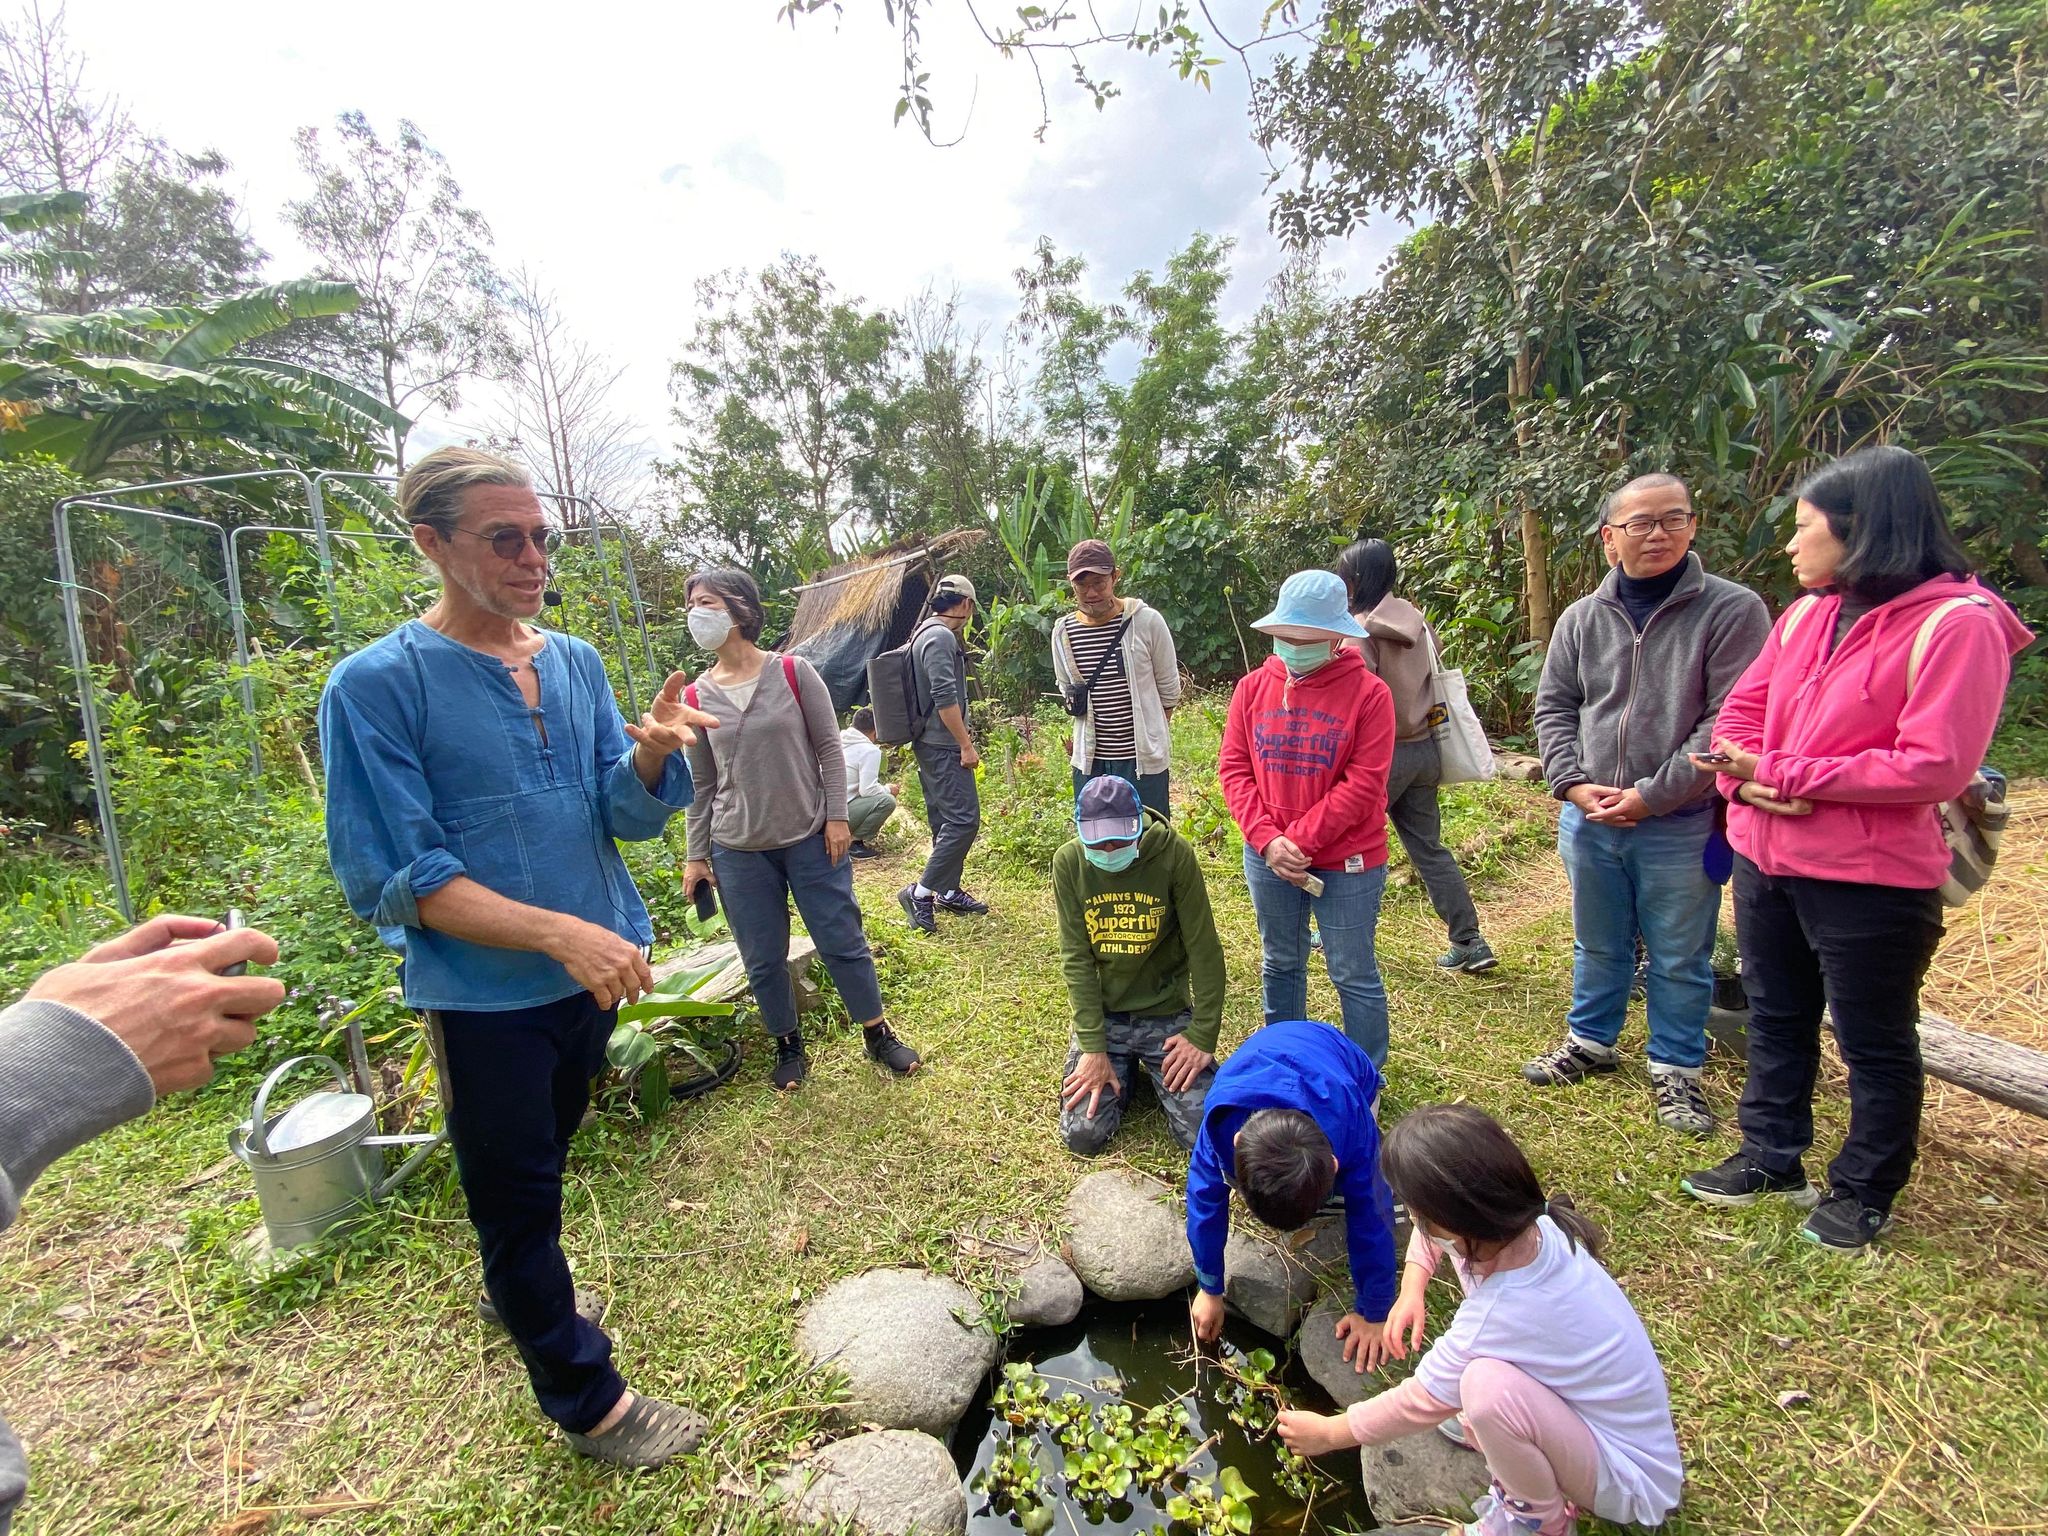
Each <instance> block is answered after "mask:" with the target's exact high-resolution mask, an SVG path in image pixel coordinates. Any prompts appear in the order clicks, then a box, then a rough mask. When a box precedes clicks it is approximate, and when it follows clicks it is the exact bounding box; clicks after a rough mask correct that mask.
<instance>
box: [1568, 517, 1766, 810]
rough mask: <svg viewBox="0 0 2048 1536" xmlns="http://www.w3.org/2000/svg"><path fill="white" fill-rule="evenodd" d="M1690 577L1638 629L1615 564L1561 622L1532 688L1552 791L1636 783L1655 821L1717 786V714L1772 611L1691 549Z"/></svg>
mask: <svg viewBox="0 0 2048 1536" xmlns="http://www.w3.org/2000/svg"><path fill="white" fill-rule="evenodd" d="M1685 559H1686V571H1685V574H1684V575H1683V576H1682V577H1680V578H1679V581H1678V585H1677V586H1676V587H1675V588H1673V589H1672V593H1671V595H1670V596H1669V597H1667V598H1665V599H1664V601H1663V602H1662V603H1661V604H1660V605H1659V606H1658V607H1657V610H1656V611H1655V612H1654V613H1652V614H1651V615H1650V617H1649V618H1648V619H1647V620H1645V621H1644V624H1643V627H1642V629H1641V630H1640V631H1638V630H1637V629H1636V627H1635V625H1634V624H1633V623H1631V622H1630V620H1629V616H1628V612H1627V610H1626V609H1624V608H1623V607H1622V605H1621V599H1620V597H1619V596H1618V595H1617V593H1618V590H1619V585H1620V579H1619V577H1618V575H1617V574H1616V572H1615V571H1609V572H1608V573H1607V577H1606V579H1605V580H1604V581H1602V582H1601V583H1600V585H1599V587H1598V588H1597V589H1596V590H1594V591H1593V592H1592V593H1591V594H1590V595H1589V596H1586V597H1582V598H1580V599H1579V600H1578V601H1577V602H1575V603H1573V604H1572V605H1571V606H1570V607H1569V608H1567V609H1565V611H1564V613H1563V615H1562V616H1561V617H1560V618H1559V619H1558V621H1557V628H1556V630H1555V631H1554V632H1553V633H1552V634H1551V637H1550V649H1549V651H1548V652H1547V653H1546V654H1545V655H1544V658H1543V681H1542V682H1541V684H1539V685H1538V687H1537V689H1536V740H1537V744H1538V746H1539V748H1540V750H1541V752H1542V755H1543V774H1544V777H1545V778H1547V779H1548V780H1549V781H1550V792H1551V793H1552V794H1553V795H1555V796H1557V798H1558V799H1560V800H1562V799H1564V797H1565V796H1566V795H1567V794H1568V793H1569V792H1570V791H1571V790H1572V789H1573V788H1574V787H1575V786H1577V785H1580V784H1612V785H1616V786H1618V787H1620V788H1623V789H1627V788H1630V787H1631V786H1632V787H1634V788H1635V789H1636V790H1637V792H1639V793H1640V794H1641V795H1642V797H1643V803H1644V804H1645V805H1647V806H1648V807H1649V808H1650V814H1651V815H1653V816H1668V815H1670V814H1671V813H1672V812H1673V811H1678V810H1683V809H1685V808H1686V807H1687V806H1690V805H1692V804H1694V803H1695V802H1698V801H1703V800H1706V799H1709V798H1710V797H1711V796H1712V795H1713V793H1714V780H1713V776H1712V775H1711V774H1707V773H1702V772H1701V771H1700V770H1699V769H1697V768H1695V767H1693V765H1692V763H1691V762H1690V761H1689V759H1688V757H1687V754H1688V753H1691V752H1704V751H1706V750H1707V749H1708V747H1709V745H1710V743H1711V742H1712V739H1713V734H1714V717H1715V716H1716V715H1718V714H1719V713H1720V712H1721V702H1722V700H1724V699H1726V698H1727V697H1728V691H1729V689H1731V688H1733V687H1734V686H1735V682H1736V679H1737V678H1739V677H1741V676H1742V674H1743V671H1744V669H1745V668H1747V667H1748V666H1749V664H1750V662H1752V661H1753V660H1755V659H1756V654H1757V652H1758V651H1760V650H1762V649H1763V645H1764V637H1765V636H1766V635H1768V634H1769V633H1770V632H1771V616H1770V613H1769V611H1768V610H1766V609H1765V607H1764V602H1763V599H1762V598H1760V597H1758V596H1757V595H1756V594H1755V593H1754V592H1752V591H1750V590H1749V589H1748V588H1747V587H1739V586H1737V585H1736V584H1735V583H1734V582H1732V581H1724V580H1722V579H1721V578H1720V577H1719V576H1709V575H1708V574H1707V573H1706V571H1705V570H1704V569H1703V568H1702V567H1701V565H1700V557H1699V556H1698V555H1696V554H1692V553H1690V552H1688V553H1687V555H1686V557H1685Z"/></svg>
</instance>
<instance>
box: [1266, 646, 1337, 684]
mask: <svg viewBox="0 0 2048 1536" xmlns="http://www.w3.org/2000/svg"><path fill="white" fill-rule="evenodd" d="M1336 648H1337V646H1336V642H1335V641H1334V640H1317V641H1315V642H1314V643H1312V644H1301V643H1297V642H1295V641H1293V640H1275V641H1274V642H1273V654H1274V655H1275V656H1278V657H1279V658H1280V659H1281V661H1283V662H1285V663H1286V665H1287V670H1288V671H1290V672H1292V673H1293V674H1294V675H1295V676H1296V677H1299V676H1301V675H1302V674H1303V673H1304V672H1313V671H1315V669H1316V668H1317V667H1320V666H1321V665H1322V664H1323V663H1324V662H1326V661H1328V660H1329V659H1330V657H1331V656H1332V655H1333V654H1335V652H1336Z"/></svg>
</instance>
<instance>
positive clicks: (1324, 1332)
mask: <svg viewBox="0 0 2048 1536" xmlns="http://www.w3.org/2000/svg"><path fill="white" fill-rule="evenodd" d="M1350 1310H1351V1307H1350V1303H1349V1302H1347V1301H1340V1300H1339V1299H1338V1298H1336V1297H1334V1296H1325V1297H1324V1298H1323V1299H1322V1300H1321V1301H1319V1302H1317V1303H1316V1304H1315V1306H1314V1307H1312V1308H1310V1309H1309V1314H1308V1316H1307V1317H1305V1318H1303V1319H1302V1320H1301V1332H1300V1333H1299V1334H1298V1335H1296V1337H1295V1340H1294V1352H1295V1354H1296V1355H1298V1356H1300V1358H1301V1364H1302V1368H1303V1369H1304V1370H1306V1371H1307V1372H1308V1374H1309V1377H1310V1379H1311V1380H1313V1381H1314V1382H1315V1384H1316V1385H1317V1386H1319V1387H1321V1388H1322V1389H1323V1390H1324V1391H1325V1392H1327V1393H1329V1394H1330V1398H1331V1400H1332V1401H1333V1402H1335V1403H1336V1405H1337V1406H1338V1407H1339V1408H1349V1407H1350V1406H1351V1405H1352V1404H1353V1403H1362V1402H1364V1401H1365V1400H1366V1399H1367V1398H1368V1397H1371V1396H1372V1395H1373V1394H1374V1393H1375V1392H1380V1391H1384V1390H1385V1388H1386V1386H1387V1383H1386V1382H1384V1381H1382V1380H1380V1378H1379V1373H1378V1372H1361V1371H1358V1370H1356V1369H1354V1368H1353V1367H1352V1366H1350V1365H1348V1364H1346V1363H1345V1360H1344V1341H1343V1340H1342V1339H1340V1338H1338V1337H1337V1319H1338V1318H1340V1317H1342V1316H1343V1315H1344V1314H1345V1313H1346V1312H1348V1311H1350ZM1446 1443H1447V1444H1448V1442H1446ZM1375 1508H1377V1506H1375Z"/></svg>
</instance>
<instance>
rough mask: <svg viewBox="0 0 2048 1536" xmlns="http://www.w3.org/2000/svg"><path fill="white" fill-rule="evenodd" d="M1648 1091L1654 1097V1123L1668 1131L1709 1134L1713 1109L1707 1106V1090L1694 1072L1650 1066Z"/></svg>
mask: <svg viewBox="0 0 2048 1536" xmlns="http://www.w3.org/2000/svg"><path fill="white" fill-rule="evenodd" d="M1650 1091H1651V1092H1652V1093H1653V1094H1655V1095H1656V1099H1657V1123H1658V1124H1659V1125H1661V1126H1663V1127H1664V1129H1666V1130H1667V1131H1680V1132H1683V1133H1684V1134H1685V1135H1687V1136H1711V1135H1712V1134H1713V1133H1714V1112H1713V1110H1711V1109H1710V1108H1708V1107H1707V1093H1706V1090H1705V1089H1704V1088H1702V1087H1701V1086H1700V1075H1699V1073H1697V1072H1684V1071H1681V1070H1679V1069H1678V1068H1676V1067H1660V1066H1657V1065H1655V1064H1654V1063H1652V1065H1651V1067H1650Z"/></svg>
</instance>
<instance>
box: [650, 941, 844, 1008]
mask: <svg viewBox="0 0 2048 1536" xmlns="http://www.w3.org/2000/svg"><path fill="white" fill-rule="evenodd" d="M817 954H818V946H817V945H815V944H813V943H812V942H811V940H810V936H809V935H808V934H802V933H795V934H791V935H790V938H789V976H790V980H791V981H792V982H793V983H794V984H795V986H796V989H797V998H798V1001H799V1003H800V1004H801V1002H802V1001H803V997H804V991H805V988H806V986H807V985H808V984H809V979H810V973H811V961H812V960H814V959H815V958H817ZM707 965H716V966H718V967H719V971H718V973H717V974H716V975H715V976H711V977H708V978H706V980H705V982H704V984H703V985H702V986H700V987H698V988H697V990H696V992H695V993H694V994H693V995H694V996H695V997H697V998H698V999H699V1000H700V1001H703V1002H707V1003H729V1002H731V1001H732V1000H733V999H734V998H736V997H740V996H742V995H743V994H744V993H745V992H746V991H747V967H746V963H745V962H744V961H742V960H741V959H740V950H739V946H738V945H737V944H735V943H733V942H732V941H731V940H730V939H727V940H724V941H722V942H720V943H717V944H700V945H698V946H697V947H696V948H695V949H691V950H688V951H686V952H685V953H683V954H680V955H673V956H671V957H670V958H668V959H666V960H664V961H662V962H661V963H660V964H658V965H656V966H654V967H653V971H654V982H655V985H656V986H659V985H660V984H661V983H662V982H664V981H666V980H667V979H668V978H669V977H671V976H673V975H675V974H676V973H677V972H679V971H694V970H700V969H702V968H703V967H704V966H707ZM811 991H812V992H813V994H815V992H816V988H811Z"/></svg>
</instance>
